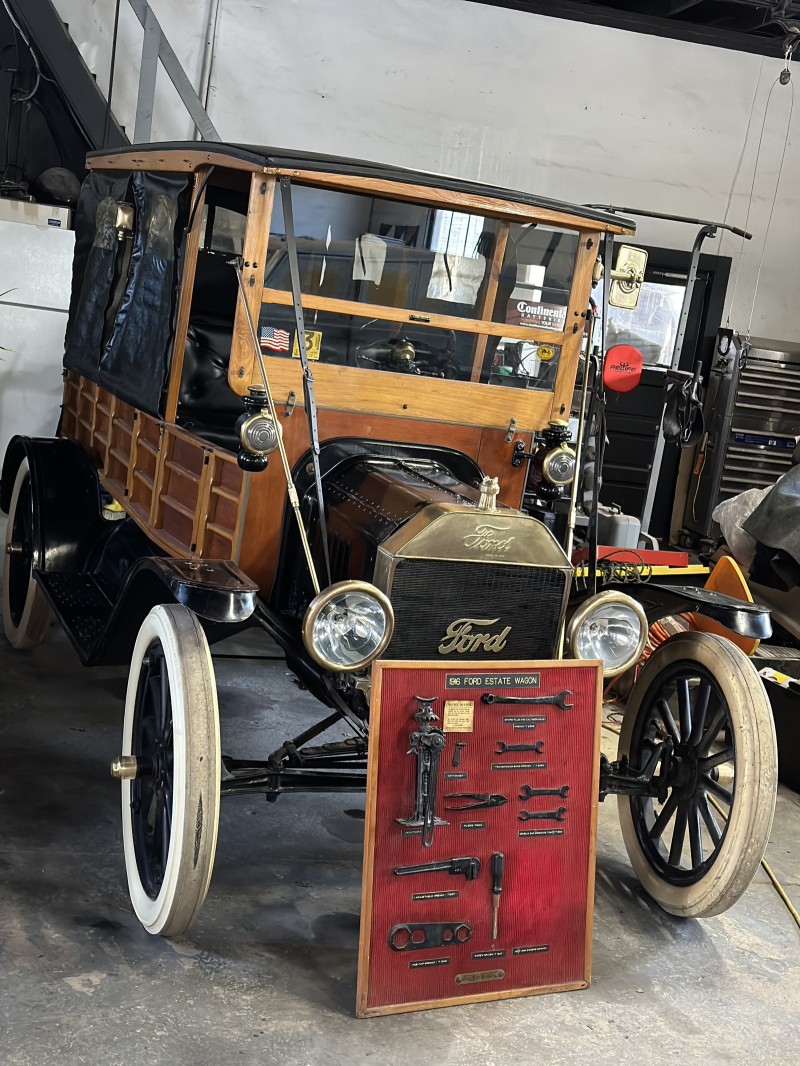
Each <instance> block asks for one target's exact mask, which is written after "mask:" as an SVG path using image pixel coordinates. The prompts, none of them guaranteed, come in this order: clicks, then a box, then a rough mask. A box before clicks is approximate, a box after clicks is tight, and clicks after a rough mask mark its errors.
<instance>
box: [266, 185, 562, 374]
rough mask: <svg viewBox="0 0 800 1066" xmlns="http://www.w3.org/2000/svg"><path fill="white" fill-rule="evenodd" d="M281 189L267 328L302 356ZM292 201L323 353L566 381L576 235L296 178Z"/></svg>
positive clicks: (430, 370) (394, 365)
mask: <svg viewBox="0 0 800 1066" xmlns="http://www.w3.org/2000/svg"><path fill="white" fill-rule="evenodd" d="M280 196H281V191H280V188H279V187H278V189H276V203H275V208H274V210H273V215H272V222H271V227H270V229H271V232H270V238H269V246H268V255H267V262H266V266H265V271H264V286H265V291H264V297H263V299H264V303H263V304H262V308H261V316H260V321H259V338H260V341H261V345H262V349H263V350H264V351H265V352H266V353H269V354H273V355H278V356H284V357H287V358H291V356H292V352H293V349H296V342H295V339H294V333H295V329H294V312H293V309H292V306H291V278H290V271H289V260H288V255H287V252H286V239H285V235H284V232H283V211H282V205H281V201H280ZM292 207H293V215H294V226H295V232H296V234H297V251H298V264H299V269H300V289H301V292H302V294H303V297H304V298H303V307H304V315H305V323H306V328H307V330H308V332H309V334H313V337H312V343H310V344H309V345H308V347H309V352H310V354H311V356H312V358H316V359H318V360H319V361H320V362H324V363H337V364H340V365H349V366H355V367H360V368H362V369H371V370H382V371H390V372H394V373H406V374H407V373H414V374H421V375H427V376H436V377H446V378H453V379H459V380H466V381H469V380H472V381H482V382H485V383H488V384H493V385H506V386H514V387H517V388H519V387H522V388H540V389H550V388H552V385H553V380H554V378H555V373H556V368H557V364H558V357H559V354H560V344H559V343H558V342H559V341H560V340H561V337H560V334H561V333H562V332H563V330H564V328H565V320H566V312H567V305H568V302H569V293H570V286H571V281H572V273H573V269H574V265H575V255H576V249H577V242H578V237H577V234H576V233H575V232H574V231H571V230H565V229H557V228H555V227H551V226H544V225H540V226H536V225H533V224H525V225H520V224H518V223H510V224H509V223H507V222H503V221H501V220H498V219H492V218H486V217H484V216H482V215H478V214H471V213H468V212H464V211H451V210H445V209H439V208H432V207H429V206H423V205H419V204H414V203H402V202H398V201H396V200H386V199H381V198H378V197H373V196H359V195H353V194H352V193H343V192H339V191H336V190H330V189H317V188H309V187H304V186H294V187H293V189H292ZM360 305H366V306H365V307H364V309H363V311H362V310H361V306H360ZM547 333H552V334H554V335H555V336H554V338H553V340H552V341H551V340H550V339H549V338H548V337H547Z"/></svg>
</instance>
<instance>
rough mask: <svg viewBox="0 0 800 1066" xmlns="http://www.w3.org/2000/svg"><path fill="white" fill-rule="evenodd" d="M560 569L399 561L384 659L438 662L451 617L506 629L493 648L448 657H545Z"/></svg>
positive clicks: (560, 592)
mask: <svg viewBox="0 0 800 1066" xmlns="http://www.w3.org/2000/svg"><path fill="white" fill-rule="evenodd" d="M567 577H568V575H567V573H566V572H565V571H563V570H558V569H555V568H549V567H538V566H503V565H502V564H493V565H487V564H486V563H465V562H446V561H442V560H437V559H399V560H398V563H397V568H396V570H395V573H394V579H393V581H392V587H391V592H390V598H391V601H392V606H393V608H394V614H395V630H394V633H395V635H394V637H393V638H392V643H391V644H390V645H389V649H388V651H387V653H386V658H389V659H440V658H442V655H441V654H440V652H439V650H438V649H439V645H440V644H441V643H442V641H443V639H444V636H445V632H446V630H447V628H448V626H449V625H450V624H451V623H452V622H454V621H455V620H456V619H458V618H479V619H494V618H497V619H499V621H498V622H497V623H496V624H495V625H494V626H492V627H491V632H492V633H499V632H500V631H501V630H502V629H504V628H505V627H506V626H509V625H510V626H511V632H510V633H509V634H508V636H507V638H506V643H505V647H503V648H502V650H501V651H499V652H488V651H486V650H484V649H480V650H479V651H475V652H470V653H469V655H461V656H459V654H458V653H454V654H452V655H451V656H449V657H450V658H452V659H453V660H458V659H459V658H473V659H484V658H485V659H489V660H491V659H494V660H497V659H552V658H553V656H554V655H555V652H556V645H557V641H558V632H559V626H560V622H561V608H562V603H563V597H564V592H565V586H566V581H567Z"/></svg>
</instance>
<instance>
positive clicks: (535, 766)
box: [492, 762, 547, 770]
mask: <svg viewBox="0 0 800 1066" xmlns="http://www.w3.org/2000/svg"><path fill="white" fill-rule="evenodd" d="M492 769H493V770H546V769H547V763H546V762H493V763H492Z"/></svg>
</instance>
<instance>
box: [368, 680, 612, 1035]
mask: <svg viewBox="0 0 800 1066" xmlns="http://www.w3.org/2000/svg"><path fill="white" fill-rule="evenodd" d="M601 681H602V668H601V666H600V664H599V663H596V662H577V661H574V660H569V661H563V662H552V661H549V662H546V663H542V662H529V663H520V662H499V663H492V664H487V662H486V661H485V660H484V661H482V662H479V663H475V662H466V663H464V662H460V663H453V662H448V663H446V664H444V663H442V662H435V663H434V662H412V663H409V662H383V663H378V664H376V666H374V667H373V672H372V697H371V711H370V743H369V768H368V778H367V810H366V828H365V848H364V874H363V898H362V909H361V939H360V947H359V969H358V992H357V1007H356V1014H357V1015H358V1016H359V1017H362V1018H364V1017H369V1016H372V1015H378V1014H393V1013H398V1012H401V1011H411V1010H425V1009H428V1008H430V1007H441V1006H449V1005H452V1004H456V1003H467V1002H475V1001H479V1000H490V999H505V998H510V997H512V996H522V995H530V994H533V993H539V992H555V991H563V990H566V989H577V988H585V987H586V985H587V984H588V983H589V974H590V969H591V936H592V907H593V897H594V867H595V845H596V828H597V800H598V778H599V765H600V764H599V758H600V755H599V752H600V708H601V700H602V691H601ZM534 701H536V702H534ZM433 715H435V716H436V718H435V719H434V718H433ZM519 746H521V748H520V747H519ZM431 794H433V795H434V805H433V811H434V814H435V821H434V822H433V823H431V818H430V802H429V797H430V796H431ZM457 808H461V809H457ZM442 823H446V824H442ZM498 856H500V858H498ZM454 860H455V861H454ZM430 864H434V865H436V866H441V867H442V868H440V869H430V868H428V869H423V870H421V871H418V872H413V871H407V867H414V866H426V867H427V866H429V865H430ZM397 870H400V871H401V873H399V874H398V873H397V872H396V871H397ZM498 889H499V891H497V890H498ZM493 923H495V924H496V929H495V928H493ZM495 934H496V935H495Z"/></svg>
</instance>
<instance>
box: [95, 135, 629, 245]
mask: <svg viewBox="0 0 800 1066" xmlns="http://www.w3.org/2000/svg"><path fill="white" fill-rule="evenodd" d="M170 151H178V152H191V153H192V154H202V153H203V152H209V153H210V152H213V153H215V154H217V155H223V156H225V155H226V156H230V158H231V159H238V160H241V161H243V162H246V163H252V164H253V166H254V167H280V168H286V169H300V170H318V171H323V172H324V171H330V172H333V173H337V174H349V175H352V176H353V177H360V178H383V179H384V180H386V181H398V182H406V183H408V184H413V185H426V186H429V187H431V188H437V189H449V190H451V191H453V192H460V193H466V194H468V195H473V196H490V197H494V198H495V199H498V200H510V201H512V202H514V203H520V204H527V205H529V206H531V207H541V208H544V209H546V210H549V211H562V212H564V213H565V214H570V215H575V216H577V217H578V218H585V219H591V220H592V221H594V222H601V223H604V224H608V225H614V226H623V227H624V228H626V229H630V230H631V231H634V230H635V229H636V223H635V222H634V221H633V220H632V219H629V218H623V217H622V216H620V215H613V214H611V213H609V212H606V211H598V210H596V209H594V208H591V207H582V206H579V205H577V204H567V203H562V202H561V201H559V200H550V199H548V198H547V197H545V196H534V195H533V194H532V193H526V192H515V191H514V190H512V189H502V188H499V187H497V186H494V185H483V184H481V183H480V182H476V181H464V180H463V179H461V178H451V177H447V176H446V175H443V174H427V173H425V172H424V171H419V170H408V169H406V168H405V167H396V166H391V165H389V164H387V163H368V162H365V161H364V160H361V159H347V158H344V157H341V156H333V155H317V154H314V153H311V152H297V151H292V150H290V149H286V148H270V147H267V146H264V145H255V144H222V143H221V142H219V141H160V142H158V143H157V144H132V145H128V146H127V147H125V148H119V149H114V150H112V151H109V150H108V149H101V150H99V151H95V152H89V154H88V156H87V159H92V158H95V157H98V156H110V155H116V154H119V155H129V154H130V153H147V152H157V153H162V152H170Z"/></svg>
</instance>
